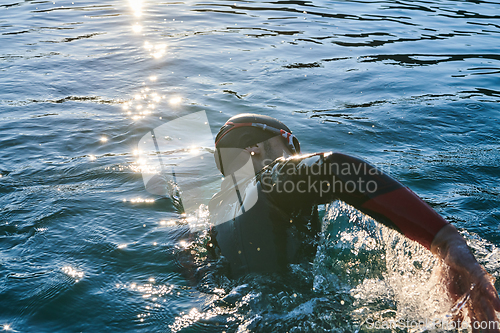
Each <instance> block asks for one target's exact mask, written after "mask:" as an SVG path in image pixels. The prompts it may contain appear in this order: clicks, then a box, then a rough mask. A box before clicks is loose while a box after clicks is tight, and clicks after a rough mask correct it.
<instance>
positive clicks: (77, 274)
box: [62, 266, 83, 282]
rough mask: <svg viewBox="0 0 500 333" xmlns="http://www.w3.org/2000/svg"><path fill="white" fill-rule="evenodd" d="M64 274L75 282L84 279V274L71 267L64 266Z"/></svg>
mask: <svg viewBox="0 0 500 333" xmlns="http://www.w3.org/2000/svg"><path fill="white" fill-rule="evenodd" d="M62 271H63V273H65V274H66V275H68V276H70V277H72V278H74V279H75V282H78V281H80V279H82V278H83V272H82V271H78V270H76V269H74V268H73V267H71V266H64V267H63V268H62Z"/></svg>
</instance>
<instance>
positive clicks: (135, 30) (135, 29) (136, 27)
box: [132, 23, 142, 32]
mask: <svg viewBox="0 0 500 333" xmlns="http://www.w3.org/2000/svg"><path fill="white" fill-rule="evenodd" d="M132 30H133V31H134V32H141V31H142V26H141V25H140V24H139V23H136V24H134V25H133V26H132Z"/></svg>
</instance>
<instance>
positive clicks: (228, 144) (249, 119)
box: [215, 113, 300, 174]
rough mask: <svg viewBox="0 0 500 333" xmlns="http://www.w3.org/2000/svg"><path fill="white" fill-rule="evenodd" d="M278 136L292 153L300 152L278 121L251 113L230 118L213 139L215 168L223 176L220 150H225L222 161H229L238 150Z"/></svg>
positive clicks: (284, 126)
mask: <svg viewBox="0 0 500 333" xmlns="http://www.w3.org/2000/svg"><path fill="white" fill-rule="evenodd" d="M278 135H280V136H281V137H283V139H284V140H285V142H286V143H287V145H288V147H289V149H290V151H291V152H292V153H294V154H295V153H299V152H300V144H299V140H298V139H297V138H296V137H295V136H294V135H293V134H292V131H290V129H289V128H288V127H287V126H286V125H285V124H283V123H282V122H281V121H279V120H278V119H276V118H273V117H269V116H264V115H258V114H252V113H243V114H239V115H237V116H234V117H231V118H230V119H229V120H228V121H227V122H226V123H225V124H224V125H223V126H222V127H221V129H220V130H219V133H217V136H216V138H215V148H216V156H215V158H216V164H217V167H218V168H219V170H220V171H221V172H222V174H224V169H223V167H222V165H223V161H222V158H221V154H220V149H221V148H226V149H225V150H226V153H225V156H224V160H225V161H231V158H233V157H236V155H237V154H238V149H240V150H241V149H245V148H247V147H250V146H253V145H255V144H257V143H260V142H263V141H266V140H268V139H270V138H272V137H274V136H278ZM227 148H233V149H231V151H232V152H231V153H229V151H228V150H227ZM233 155H234V156H233Z"/></svg>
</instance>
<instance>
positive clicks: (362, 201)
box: [267, 154, 500, 333]
mask: <svg viewBox="0 0 500 333" xmlns="http://www.w3.org/2000/svg"><path fill="white" fill-rule="evenodd" d="M271 168H272V172H271V173H270V177H271V179H270V180H269V181H268V183H267V184H268V185H269V186H268V188H269V192H270V193H272V194H273V193H274V192H276V193H279V195H276V196H274V197H275V200H276V202H277V203H278V204H279V205H280V206H283V207H288V208H289V209H294V208H295V209H297V208H300V207H301V205H304V204H305V205H310V204H320V203H327V202H330V201H332V200H334V199H340V200H342V201H344V202H346V203H348V204H349V205H352V206H353V207H355V208H357V209H359V210H361V211H362V212H364V213H365V214H367V215H369V216H371V217H373V218H374V219H376V220H377V221H379V222H381V223H384V224H385V225H387V226H388V227H391V228H394V229H396V230H398V231H399V232H401V233H403V234H404V235H405V236H406V237H408V238H410V239H412V240H415V241H417V242H418V243H420V244H421V245H423V246H424V247H426V248H427V249H429V250H431V251H432V252H433V253H434V254H436V255H437V256H438V257H440V258H441V259H442V260H443V261H444V263H445V264H446V266H447V270H448V277H447V279H446V281H445V283H447V286H448V287H449V288H448V289H449V291H450V294H451V295H452V297H453V298H455V299H458V298H460V297H461V296H462V295H464V294H466V293H470V294H469V301H468V307H469V314H470V317H471V321H472V323H473V324H474V323H475V322H477V321H488V322H489V321H496V314H495V311H500V300H499V298H498V294H497V291H496V290H495V287H494V286H493V283H492V280H493V278H492V277H491V276H490V275H489V274H488V273H487V272H486V270H485V269H484V268H483V267H482V266H481V265H480V264H479V263H478V262H477V261H476V259H475V258H474V256H473V255H472V253H471V252H470V249H469V248H468V246H467V244H466V242H465V240H464V239H463V237H462V236H461V235H460V234H459V233H458V231H457V230H456V229H455V227H453V226H452V225H451V224H449V223H448V222H447V221H446V220H444V219H443V218H442V217H441V216H440V215H439V214H438V213H436V212H435V211H434V210H433V209H432V208H431V207H430V206H429V205H428V204H426V203H425V202H424V201H423V200H422V199H420V198H419V197H418V196H417V195H416V194H415V193H413V192H412V191H411V190H410V189H409V188H407V187H405V186H403V185H402V184H401V183H399V182H398V181H396V180H395V179H393V178H392V177H390V176H388V175H387V174H384V173H383V172H381V171H380V170H377V169H376V168H374V167H373V166H371V165H369V164H368V163H366V162H365V161H363V160H360V159H358V158H354V157H351V156H348V155H344V154H315V155H310V156H299V157H296V158H292V159H288V160H282V161H280V162H278V163H276V164H274V165H272V166H271ZM288 181H291V182H292V183H293V184H295V185H296V189H298V190H297V191H293V192H287V191H286V188H285V187H284V185H285V184H286V183H287V182H288ZM301 184H302V185H303V186H302V188H301V187H300V185H301ZM306 184H307V185H308V186H306ZM280 185H281V189H282V190H283V189H285V191H281V192H280V191H279V190H280ZM316 185H317V186H316ZM301 189H302V191H301ZM496 324H498V325H500V323H498V322H497V323H492V325H491V326H494V325H496ZM473 327H474V325H473ZM483 331H484V330H483ZM491 332H495V333H500V329H499V328H498V327H497V328H496V329H493V330H491Z"/></svg>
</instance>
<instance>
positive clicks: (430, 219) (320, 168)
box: [261, 153, 448, 249]
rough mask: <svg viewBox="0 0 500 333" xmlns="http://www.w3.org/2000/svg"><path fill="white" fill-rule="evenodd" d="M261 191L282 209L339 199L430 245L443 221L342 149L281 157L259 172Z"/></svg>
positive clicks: (408, 192)
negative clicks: (324, 152)
mask: <svg viewBox="0 0 500 333" xmlns="http://www.w3.org/2000/svg"><path fill="white" fill-rule="evenodd" d="M261 182H262V184H263V191H264V192H266V193H269V195H270V196H271V197H272V198H273V200H274V201H275V202H276V203H277V204H278V205H279V206H281V207H283V208H284V209H286V210H292V211H293V210H300V209H302V208H305V207H307V206H309V207H310V206H311V205H315V204H323V203H328V202H331V201H333V200H336V199H339V200H342V201H344V202H346V203H347V204H349V205H351V206H353V207H355V208H356V209H358V210H360V211H362V212H363V213H365V214H367V215H369V216H371V217H372V218H374V219H376V220H377V221H379V222H381V223H383V224H385V225H386V226H388V227H390V228H393V229H396V230H398V231H399V232H401V233H403V234H404V235H405V236H407V237H408V238H410V239H412V240H415V241H417V242H418V243H420V244H422V245H423V246H425V247H426V248H428V249H430V246H431V243H432V240H433V239H434V236H435V235H436V234H437V233H438V231H439V230H441V228H442V227H444V226H445V225H446V224H448V222H447V221H446V220H444V219H443V218H442V217H441V216H440V215H439V214H437V213H436V212H435V211H434V210H433V209H432V208H431V207H430V206H429V205H428V204H426V203H425V202H424V201H422V199H420V198H419V197H418V196H417V195H416V194H415V193H413V192H412V191H411V190H410V189H409V188H407V187H405V186H403V185H402V184H401V183H399V182H398V181H396V180H395V179H393V178H391V177H390V176H389V175H387V174H385V173H383V172H382V171H380V170H378V169H377V168H375V167H373V166H371V165H370V164H368V163H366V162H365V161H363V160H361V159H358V158H355V157H351V156H348V155H344V154H339V153H333V154H314V155H308V156H299V157H294V158H290V159H286V160H285V159H281V160H278V161H276V162H275V163H274V164H272V165H270V166H269V168H268V169H267V170H265V172H263V173H262V174H261Z"/></svg>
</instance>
